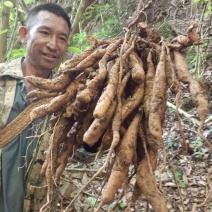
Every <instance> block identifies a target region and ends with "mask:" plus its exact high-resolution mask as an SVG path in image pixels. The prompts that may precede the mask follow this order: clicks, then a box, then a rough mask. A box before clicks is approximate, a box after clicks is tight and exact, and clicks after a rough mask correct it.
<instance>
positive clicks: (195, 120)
mask: <svg viewBox="0 0 212 212" xmlns="http://www.w3.org/2000/svg"><path fill="white" fill-rule="evenodd" d="M166 105H167V106H168V107H171V108H173V109H174V110H176V106H175V105H173V104H172V103H171V102H168V101H167V103H166ZM178 111H179V113H180V114H181V115H184V116H185V117H186V118H188V119H189V120H191V121H192V122H193V123H194V124H196V125H197V126H199V125H200V122H199V121H198V120H197V119H195V118H193V116H192V115H190V114H188V113H187V112H185V111H184V110H182V109H180V108H178Z"/></svg>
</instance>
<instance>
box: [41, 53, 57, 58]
mask: <svg viewBox="0 0 212 212" xmlns="http://www.w3.org/2000/svg"><path fill="white" fill-rule="evenodd" d="M43 55H44V56H46V57H49V58H57V56H55V55H52V54H48V53H43Z"/></svg>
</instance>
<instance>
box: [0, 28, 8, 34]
mask: <svg viewBox="0 0 212 212" xmlns="http://www.w3.org/2000/svg"><path fill="white" fill-rule="evenodd" d="M7 31H8V29H3V30H0V35H2V34H4V33H6V32H7Z"/></svg>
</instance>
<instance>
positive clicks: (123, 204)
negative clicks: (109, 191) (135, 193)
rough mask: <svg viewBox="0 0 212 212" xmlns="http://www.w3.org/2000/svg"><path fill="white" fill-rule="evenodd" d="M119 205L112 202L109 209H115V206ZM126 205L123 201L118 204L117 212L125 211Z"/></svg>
mask: <svg viewBox="0 0 212 212" xmlns="http://www.w3.org/2000/svg"><path fill="white" fill-rule="evenodd" d="M116 204H117V203H116V202H115V201H114V202H112V203H111V204H110V205H109V208H110V209H113V208H114V207H115V205H116ZM126 206H127V205H126V203H125V202H123V201H119V202H118V204H117V206H116V207H115V209H114V210H115V211H120V210H124V209H125V208H126Z"/></svg>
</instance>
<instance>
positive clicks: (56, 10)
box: [26, 3, 71, 32]
mask: <svg viewBox="0 0 212 212" xmlns="http://www.w3.org/2000/svg"><path fill="white" fill-rule="evenodd" d="M40 11H47V12H50V13H53V14H54V15H56V16H59V17H62V18H63V19H64V20H65V21H66V23H67V25H68V28H69V32H70V30H71V22H70V18H69V17H68V14H67V13H66V12H65V10H64V9H63V8H62V7H60V6H59V5H57V4H54V3H46V4H41V5H38V6H36V7H34V8H33V9H31V10H30V11H29V13H28V16H27V20H26V26H27V27H28V28H30V27H31V24H32V23H33V19H36V16H37V15H38V13H39V12H40Z"/></svg>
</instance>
